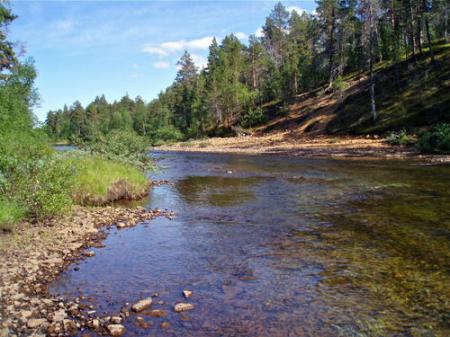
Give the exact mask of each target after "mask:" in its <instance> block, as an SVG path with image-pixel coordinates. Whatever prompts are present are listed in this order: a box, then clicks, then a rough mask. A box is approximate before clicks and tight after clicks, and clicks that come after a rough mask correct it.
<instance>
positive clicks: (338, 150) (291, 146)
mask: <svg viewBox="0 0 450 337" xmlns="http://www.w3.org/2000/svg"><path fill="white" fill-rule="evenodd" d="M156 149H157V150H161V151H180V152H216V153H242V154H283V155H291V156H298V157H318V158H346V159H351V158H360V159H363V158H365V159H418V160H426V161H432V162H450V155H422V154H420V153H419V152H417V151H416V150H415V149H414V148H412V147H401V146H392V145H389V144H388V143H386V142H385V141H384V140H383V139H380V138H378V137H377V136H374V137H342V136H341V137H331V136H316V137H314V138H306V137H296V135H295V134H294V133H293V132H289V131H287V132H277V133H273V134H265V135H256V136H239V137H228V138H209V139H202V140H192V141H187V142H179V143H175V144H170V145H162V146H159V147H157V148H156Z"/></svg>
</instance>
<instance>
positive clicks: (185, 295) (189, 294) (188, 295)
mask: <svg viewBox="0 0 450 337" xmlns="http://www.w3.org/2000/svg"><path fill="white" fill-rule="evenodd" d="M192 294H193V293H192V291H190V290H183V295H184V297H186V298H189V297H191V296H192Z"/></svg>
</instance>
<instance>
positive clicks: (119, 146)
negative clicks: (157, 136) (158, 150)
mask: <svg viewBox="0 0 450 337" xmlns="http://www.w3.org/2000/svg"><path fill="white" fill-rule="evenodd" d="M78 146H79V147H80V148H81V149H83V150H86V151H89V152H91V153H92V154H95V155H100V156H102V157H104V158H105V159H108V160H113V161H116V162H122V163H124V164H129V165H134V166H137V167H139V168H141V169H142V170H144V169H146V168H148V167H149V165H150V157H149V156H148V151H149V148H148V146H149V143H148V141H147V140H146V139H145V138H144V137H141V136H139V135H138V134H137V133H135V132H134V131H132V130H114V131H112V132H110V133H108V134H106V135H103V134H101V135H98V136H96V137H95V138H94V139H93V140H91V141H88V142H79V143H78Z"/></svg>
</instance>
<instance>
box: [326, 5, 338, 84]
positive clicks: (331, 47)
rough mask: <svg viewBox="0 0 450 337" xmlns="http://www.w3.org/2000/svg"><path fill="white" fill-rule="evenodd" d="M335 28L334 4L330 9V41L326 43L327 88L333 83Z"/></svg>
mask: <svg viewBox="0 0 450 337" xmlns="http://www.w3.org/2000/svg"><path fill="white" fill-rule="evenodd" d="M335 29H336V13H335V10H334V6H333V8H332V9H331V22H330V41H329V45H328V52H329V59H328V64H329V67H330V70H329V71H330V73H329V81H328V88H331V86H332V85H333V67H334V64H333V63H334V31H335Z"/></svg>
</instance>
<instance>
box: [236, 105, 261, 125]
mask: <svg viewBox="0 0 450 337" xmlns="http://www.w3.org/2000/svg"><path fill="white" fill-rule="evenodd" d="M265 120H266V117H265V116H264V112H263V110H262V108H261V107H254V108H250V109H249V110H248V111H247V113H246V114H245V115H244V116H243V117H242V119H241V125H242V126H243V127H244V128H249V127H252V126H255V125H258V124H261V123H263V122H264V121H265Z"/></svg>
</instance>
